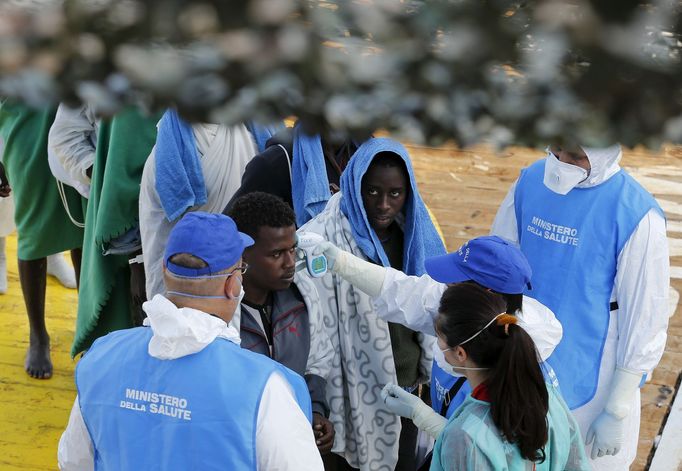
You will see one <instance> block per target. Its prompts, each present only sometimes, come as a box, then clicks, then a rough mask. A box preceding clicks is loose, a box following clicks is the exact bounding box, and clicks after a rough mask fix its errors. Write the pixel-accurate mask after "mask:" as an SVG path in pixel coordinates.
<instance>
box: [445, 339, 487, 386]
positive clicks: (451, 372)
mask: <svg viewBox="0 0 682 471" xmlns="http://www.w3.org/2000/svg"><path fill="white" fill-rule="evenodd" d="M449 350H451V349H450V348H448V349H445V350H444V351H443V350H441V349H440V347H439V346H438V344H437V343H434V344H433V359H434V360H435V362H436V365H438V367H439V368H440V369H441V370H443V371H445V372H446V373H447V374H449V375H450V376H454V377H455V378H459V377H461V376H464V375H463V374H462V373H458V372H457V370H468V371H484V370H488V369H490V368H470V367H468V366H454V365H451V364H450V363H448V361H447V360H446V359H445V352H447V351H449Z"/></svg>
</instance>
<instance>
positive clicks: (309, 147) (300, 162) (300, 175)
mask: <svg viewBox="0 0 682 471" xmlns="http://www.w3.org/2000/svg"><path fill="white" fill-rule="evenodd" d="M293 151H294V155H293V156H292V159H291V179H292V182H291V198H292V200H293V202H294V212H295V213H296V224H297V225H298V226H299V227H301V226H302V225H303V224H305V223H306V222H308V221H310V220H311V219H312V218H314V217H315V216H317V215H318V214H319V213H321V212H322V210H323V209H324V207H325V206H326V205H327V201H328V200H329V198H330V197H331V192H330V191H329V177H327V166H326V164H325V161H324V153H323V152H322V139H321V138H320V136H319V135H314V136H310V135H308V134H306V133H304V132H303V131H302V130H301V127H300V126H299V125H298V124H297V125H296V126H295V127H294V149H293ZM351 160H352V159H351Z"/></svg>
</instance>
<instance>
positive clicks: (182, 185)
mask: <svg viewBox="0 0 682 471" xmlns="http://www.w3.org/2000/svg"><path fill="white" fill-rule="evenodd" d="M245 126H246V128H247V129H248V130H249V132H250V133H251V135H252V136H253V138H254V141H255V142H256V145H257V146H258V151H259V152H262V151H263V150H264V149H265V143H266V142H267V141H268V139H270V138H271V137H272V136H273V135H274V134H275V132H277V131H278V130H280V129H282V128H283V127H284V125H283V124H282V123H280V124H276V125H270V126H264V125H261V124H258V123H256V122H253V121H249V122H247V123H245ZM155 159H156V169H155V173H156V192H157V193H158V195H159V199H160V200H161V207H163V210H164V212H165V213H166V218H167V219H168V220H169V221H174V220H175V219H177V218H179V217H180V216H182V214H183V213H184V212H185V211H186V210H187V208H191V207H192V206H201V205H203V204H206V201H207V196H206V185H205V183H204V174H203V172H202V170H201V161H200V160H199V155H198V153H197V146H196V142H195V140H194V132H193V131H192V126H191V125H190V124H189V123H187V122H186V121H184V120H183V119H182V118H180V116H178V113H177V111H176V110H175V109H172V108H171V109H168V110H167V111H166V112H165V113H164V115H163V116H162V117H161V121H160V122H159V131H158V134H157V137H156V150H155Z"/></svg>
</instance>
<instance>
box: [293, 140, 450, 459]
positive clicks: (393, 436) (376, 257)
mask: <svg viewBox="0 0 682 471" xmlns="http://www.w3.org/2000/svg"><path fill="white" fill-rule="evenodd" d="M340 186H341V191H340V192H339V193H337V194H335V195H333V196H332V197H331V198H330V199H329V202H328V203H327V206H326V207H325V209H324V210H323V211H322V212H321V213H320V214H318V215H317V216H316V217H314V218H313V219H312V220H311V221H309V222H308V223H307V224H305V225H304V226H303V227H302V228H301V229H300V230H301V231H310V232H314V233H317V234H320V235H322V236H323V237H324V238H325V239H327V240H329V241H331V242H333V243H334V244H336V245H337V246H338V247H340V248H342V249H344V250H346V251H349V252H351V253H353V254H355V255H356V256H357V257H360V258H362V259H368V260H370V261H371V262H373V263H376V264H378V265H380V266H384V267H395V268H397V269H399V270H401V271H404V272H405V273H408V274H411V275H421V274H422V273H424V259H425V258H426V256H427V255H440V254H444V253H445V247H444V245H443V242H442V240H441V239H440V237H439V235H438V233H437V231H436V228H435V227H434V224H433V222H432V221H431V219H430V218H429V215H428V211H427V209H426V206H425V205H424V202H423V201H422V199H421V197H420V195H419V191H418V188H417V183H416V180H415V177H414V173H413V171H412V165H411V162H410V158H409V156H408V153H407V151H406V150H405V148H404V147H403V146H402V145H401V144H400V143H398V142H396V141H393V140H391V139H385V138H374V139H369V140H368V141H366V142H365V143H363V144H362V145H361V146H360V147H359V148H358V150H357V151H356V153H355V154H354V156H353V158H352V159H351V160H350V162H349V164H348V166H347V167H346V170H345V171H344V174H343V175H342V177H341V185H340ZM310 279H311V280H312V282H313V283H314V284H315V286H316V292H317V293H318V295H319V300H317V302H318V303H321V305H323V306H325V309H324V314H323V315H324V325H325V326H326V328H327V334H328V336H329V338H330V339H331V342H332V346H333V349H334V352H335V355H334V359H333V363H332V369H331V373H330V375H329V377H328V380H327V399H328V402H329V406H330V409H331V412H330V420H331V421H332V422H333V423H334V428H335V431H336V439H335V441H334V446H333V448H332V452H333V453H332V454H331V455H329V456H328V457H326V459H325V465H326V469H328V470H329V469H353V468H359V469H362V470H393V469H414V468H415V467H416V463H415V461H416V457H415V448H416V440H417V429H416V427H415V426H414V424H413V423H412V421H411V420H409V419H402V420H401V419H400V418H398V417H397V416H396V415H395V414H393V413H392V412H390V410H388V409H387V408H386V405H385V404H384V402H383V400H382V398H381V388H382V387H383V386H384V385H385V384H387V383H396V384H398V385H400V386H401V387H403V388H405V389H406V390H407V391H409V392H411V393H416V391H417V389H418V386H419V385H420V384H422V383H425V382H427V381H428V378H429V375H430V369H431V364H432V361H433V357H432V351H433V342H434V339H433V337H431V336H425V335H423V334H420V333H417V332H415V331H413V330H411V329H409V328H407V327H404V326H402V325H399V324H393V323H390V322H386V321H385V320H383V319H381V318H379V317H378V316H377V315H376V314H375V313H374V307H373V305H372V300H371V299H370V297H369V296H368V295H366V294H365V293H364V292H362V291H361V290H360V289H358V288H356V287H354V286H353V285H351V284H350V283H349V282H347V281H346V280H344V279H343V278H341V277H340V276H337V275H334V274H331V275H326V276H324V277H321V278H310Z"/></svg>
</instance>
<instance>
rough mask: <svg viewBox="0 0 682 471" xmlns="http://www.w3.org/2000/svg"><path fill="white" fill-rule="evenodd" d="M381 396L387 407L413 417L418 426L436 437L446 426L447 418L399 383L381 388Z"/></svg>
mask: <svg viewBox="0 0 682 471" xmlns="http://www.w3.org/2000/svg"><path fill="white" fill-rule="evenodd" d="M381 398H382V399H383V400H384V403H385V404H386V407H387V408H388V410H390V411H391V412H394V413H395V414H397V415H399V416H401V417H406V418H408V419H412V422H414V424H415V425H416V426H417V428H419V429H421V430H423V431H425V432H426V433H428V434H429V435H431V436H432V437H433V438H434V439H436V438H438V435H440V433H441V432H442V431H443V429H444V428H445V424H446V423H447V420H446V419H445V417H442V416H440V415H438V414H437V413H436V412H434V411H433V409H431V408H430V407H429V406H427V405H426V404H425V403H424V401H422V400H421V399H419V398H418V397H417V396H415V395H414V394H410V393H408V392H407V391H405V390H404V389H403V388H401V387H400V386H398V385H397V384H393V383H389V384H387V385H386V386H384V388H383V389H382V390H381Z"/></svg>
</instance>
